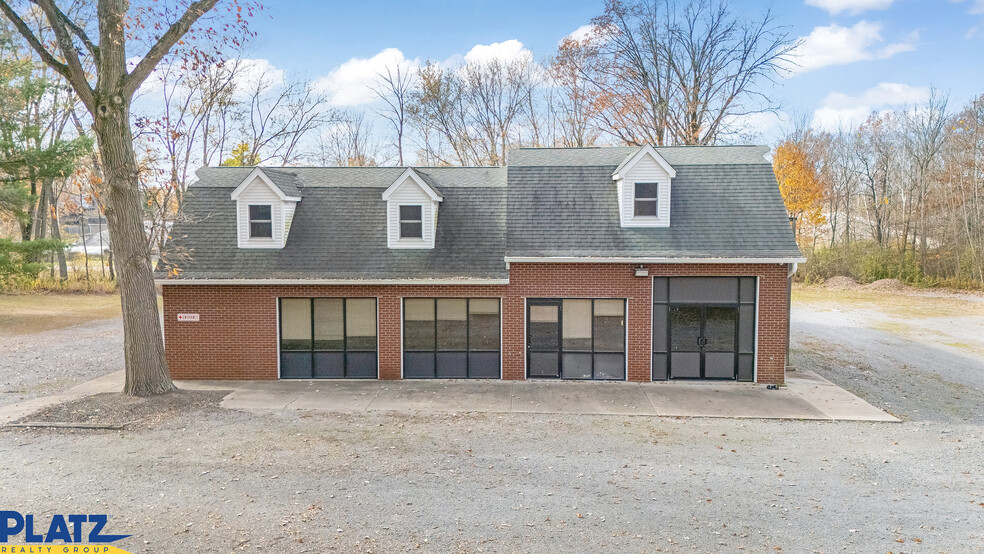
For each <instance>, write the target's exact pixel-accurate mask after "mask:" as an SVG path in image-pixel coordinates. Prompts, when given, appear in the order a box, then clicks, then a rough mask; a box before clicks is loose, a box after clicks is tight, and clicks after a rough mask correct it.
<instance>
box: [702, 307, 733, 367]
mask: <svg viewBox="0 0 984 554" xmlns="http://www.w3.org/2000/svg"><path fill="white" fill-rule="evenodd" d="M737 332H738V308H736V307H733V306H705V307H704V333H703V336H704V341H703V342H704V375H703V377H704V378H705V379H734V378H735V342H736V340H735V339H736V337H737Z"/></svg>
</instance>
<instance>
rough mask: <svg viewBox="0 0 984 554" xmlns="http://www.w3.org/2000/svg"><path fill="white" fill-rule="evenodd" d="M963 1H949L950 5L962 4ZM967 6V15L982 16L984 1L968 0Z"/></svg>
mask: <svg viewBox="0 0 984 554" xmlns="http://www.w3.org/2000/svg"><path fill="white" fill-rule="evenodd" d="M964 1H965V0H950V3H953V4H963V3H964ZM969 4H970V9H968V10H967V13H971V14H974V15H979V14H984V0H970V2H969Z"/></svg>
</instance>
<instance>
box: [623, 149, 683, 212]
mask: <svg viewBox="0 0 984 554" xmlns="http://www.w3.org/2000/svg"><path fill="white" fill-rule="evenodd" d="M675 176H676V171H675V170H674V169H673V168H672V167H670V165H669V164H668V163H666V161H665V160H664V159H663V158H662V156H660V155H659V154H658V153H657V152H656V150H655V149H654V148H652V147H651V146H644V147H642V148H641V149H640V150H639V151H638V152H637V153H636V154H634V155H633V156H632V157H630V158H629V159H628V160H626V161H625V162H624V163H623V164H622V165H621V166H619V168H618V169H617V170H615V173H614V174H613V175H612V178H613V179H614V180H615V185H616V187H617V189H618V204H619V220H620V223H621V225H622V227H669V226H670V195H671V189H672V187H671V182H672V180H673V177H675ZM636 183H656V184H657V190H658V191H659V192H658V196H657V212H656V215H655V216H652V215H646V216H637V215H635V190H636Z"/></svg>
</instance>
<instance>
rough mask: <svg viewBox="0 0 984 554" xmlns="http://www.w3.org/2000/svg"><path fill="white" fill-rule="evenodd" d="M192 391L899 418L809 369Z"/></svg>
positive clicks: (113, 386)
mask: <svg viewBox="0 0 984 554" xmlns="http://www.w3.org/2000/svg"><path fill="white" fill-rule="evenodd" d="M175 384H176V385H177V386H178V387H179V388H182V389H188V390H228V391H231V392H230V393H229V395H228V396H226V397H225V398H224V399H223V400H222V404H221V405H222V407H224V408H228V409H235V410H284V409H286V410H322V411H345V412H351V411H363V410H390V411H403V412H408V411H417V412H493V413H531V414H586V415H590V414H595V415H648V416H669V417H725V418H752V419H808V420H827V421H887V422H897V421H899V419H898V418H896V417H894V416H892V415H890V414H888V413H886V412H884V411H882V410H879V409H878V408H876V407H874V406H872V405H871V404H868V403H867V402H865V401H864V400H862V399H860V398H858V397H857V396H855V395H853V394H851V393H849V392H847V391H846V390H844V389H842V388H840V387H838V386H837V385H835V384H833V383H831V382H830V381H828V380H826V379H824V378H823V377H820V376H819V375H817V374H815V373H813V372H809V371H797V372H795V373H789V374H787V375H786V385H787V386H786V387H783V388H781V389H779V390H768V389H766V388H765V386H764V385H755V384H751V383H732V382H727V383H720V382H718V383H713V382H705V383H695V382H687V383H682V382H669V383H626V382H585V381H539V380H530V381H485V380H481V381H479V380H476V381H467V380H405V381H376V380H364V381H360V380H351V381H348V380H343V381H332V380H284V381H176V382H175ZM122 388H123V372H122V371H120V372H116V373H111V374H109V375H105V376H103V377H100V378H98V379H94V380H92V381H89V382H87V383H83V384H81V385H78V386H76V387H73V388H71V389H69V390H67V391H65V392H64V393H61V394H57V395H53V396H47V397H41V398H35V399H33V400H28V401H26V402H21V403H20V404H13V405H10V406H4V407H2V408H0V425H2V424H5V423H9V422H11V421H15V420H17V419H20V418H22V417H24V416H27V415H29V414H31V413H34V412H36V411H38V410H40V409H43V408H46V407H49V406H53V405H55V404H59V403H62V402H67V401H70V400H74V399H76V398H81V397H84V396H89V395H93V394H98V393H101V392H117V391H120V390H122Z"/></svg>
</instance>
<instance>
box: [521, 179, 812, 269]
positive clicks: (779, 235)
mask: <svg viewBox="0 0 984 554" xmlns="http://www.w3.org/2000/svg"><path fill="white" fill-rule="evenodd" d="M674 168H675V169H676V172H677V176H676V178H675V179H673V185H672V186H673V190H672V195H671V201H670V202H671V204H670V227H668V228H622V227H621V226H620V224H619V216H618V194H617V191H616V188H615V185H614V184H613V183H612V179H611V174H612V171H613V170H614V169H615V167H614V166H582V167H563V168H561V167H512V168H510V170H509V200H508V217H507V224H506V225H507V235H506V236H507V246H506V255H507V256H516V257H606V258H611V257H650V258H656V257H659V258H663V257H666V258H689V257H697V258H700V257H710V258H718V257H725V258H798V257H800V255H801V254H800V252H799V249H798V248H797V247H796V243H795V241H794V240H793V234H792V230H791V228H790V226H789V220H788V218H787V216H786V210H785V208H784V207H783V203H782V198H781V197H780V196H779V188H778V187H777V186H776V181H775V177H774V176H773V173H772V168H771V167H770V166H769V165H768V164H765V163H759V164H754V165H752V164H733V165H694V166H686V165H677V166H675V167H674Z"/></svg>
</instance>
